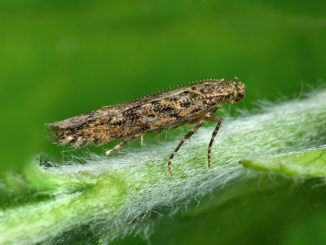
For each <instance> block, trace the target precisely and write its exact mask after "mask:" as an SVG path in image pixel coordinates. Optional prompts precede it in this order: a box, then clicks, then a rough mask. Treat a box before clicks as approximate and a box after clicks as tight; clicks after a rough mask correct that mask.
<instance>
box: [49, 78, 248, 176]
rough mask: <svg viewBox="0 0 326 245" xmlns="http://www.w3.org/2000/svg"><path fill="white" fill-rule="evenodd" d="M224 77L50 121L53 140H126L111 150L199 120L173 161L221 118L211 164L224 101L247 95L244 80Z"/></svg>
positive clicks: (96, 142)
mask: <svg viewBox="0 0 326 245" xmlns="http://www.w3.org/2000/svg"><path fill="white" fill-rule="evenodd" d="M235 79H236V81H237V82H233V81H225V80H224V79H205V80H200V81H194V82H190V83H186V84H182V85H179V86H176V87H172V88H169V89H166V90H162V91H159V92H157V93H154V94H151V95H148V96H145V97H142V98H139V99H136V100H133V101H130V102H126V103H123V104H118V105H112V106H104V107H102V108H101V109H98V110H95V111H91V112H88V113H85V114H81V115H78V116H75V117H71V118H68V119H65V120H63V121H58V122H55V123H51V124H48V125H47V126H48V129H49V130H50V131H52V132H53V133H54V135H53V140H54V142H55V143H57V144H60V145H65V144H69V145H70V146H72V147H75V148H79V147H83V146H86V145H88V144H94V145H103V144H106V143H108V142H111V141H113V140H116V139H120V138H122V139H123V140H122V141H121V142H120V143H119V144H117V145H116V146H115V147H113V148H112V149H110V150H108V151H107V152H106V154H107V155H109V154H111V153H112V152H114V151H116V150H118V149H120V148H121V147H122V146H123V145H125V144H126V143H127V142H129V141H131V140H134V139H136V138H137V137H141V144H142V143H143V136H144V134H146V133H149V132H158V133H160V132H161V131H163V130H164V129H165V130H166V132H167V130H168V129H169V128H177V127H179V126H181V125H183V124H196V125H195V126H194V128H193V129H192V130H191V131H189V132H188V133H187V134H186V135H185V136H184V138H183V140H182V141H181V142H180V143H179V145H178V146H177V148H176V149H175V150H174V151H173V153H172V154H171V156H170V158H169V161H168V170H169V172H170V174H171V175H172V171H171V161H172V158H173V157H174V155H175V154H176V153H177V151H178V150H179V149H180V147H181V146H182V145H183V143H184V142H185V141H186V140H187V139H189V138H190V137H191V136H192V135H193V134H194V133H195V132H196V131H197V130H198V129H199V128H200V127H201V126H202V125H203V123H204V122H206V121H216V122H217V126H216V127H215V129H214V131H213V134H212V137H211V140H210V142H209V146H208V167H209V166H210V153H211V148H212V145H213V141H214V138H215V136H216V134H217V132H218V130H219V128H220V126H221V123H222V118H220V117H218V116H215V115H214V113H215V112H216V110H217V109H218V108H219V107H221V106H222V104H223V103H226V104H233V103H236V102H238V101H240V100H241V99H242V98H243V97H244V95H245V85H244V84H243V83H241V82H240V81H239V79H238V78H237V77H235Z"/></svg>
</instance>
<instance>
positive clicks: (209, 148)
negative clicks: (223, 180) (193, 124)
mask: <svg viewBox="0 0 326 245" xmlns="http://www.w3.org/2000/svg"><path fill="white" fill-rule="evenodd" d="M207 120H208V121H218V123H217V125H216V127H215V129H214V131H213V134H212V137H211V141H210V142H209V145H208V167H210V166H211V149H212V145H213V142H214V139H215V136H216V134H217V132H218V130H219V129H220V126H221V123H222V120H223V119H222V118H220V117H218V116H215V115H210V117H208V118H207Z"/></svg>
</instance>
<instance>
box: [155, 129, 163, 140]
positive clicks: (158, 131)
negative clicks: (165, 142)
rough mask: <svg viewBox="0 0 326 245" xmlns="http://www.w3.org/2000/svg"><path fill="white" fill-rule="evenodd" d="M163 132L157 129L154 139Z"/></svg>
mask: <svg viewBox="0 0 326 245" xmlns="http://www.w3.org/2000/svg"><path fill="white" fill-rule="evenodd" d="M162 131H163V129H158V130H157V131H156V133H155V138H156V137H157V136H159V135H160V133H161V132H162Z"/></svg>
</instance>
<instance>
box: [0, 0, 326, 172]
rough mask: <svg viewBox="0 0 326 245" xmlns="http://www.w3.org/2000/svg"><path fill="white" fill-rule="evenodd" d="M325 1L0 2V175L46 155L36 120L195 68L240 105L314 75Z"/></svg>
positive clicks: (319, 76)
mask: <svg viewBox="0 0 326 245" xmlns="http://www.w3.org/2000/svg"><path fill="white" fill-rule="evenodd" d="M325 11H326V2H325V1H309V0H301V1H277V0H274V1H263V0H254V1H235V0H231V1H226V0H219V1H211V0H205V1H204V0H203V1H189V0H182V1H174V0H173V1H172V0H164V1H90V0H80V1H69V0H66V1H61V0H57V1H40V0H30V1H20V0H2V1H0V102H1V128H2V132H1V136H2V139H1V147H0V148H1V162H0V173H1V172H3V171H5V170H7V169H19V168H21V167H22V166H23V164H24V163H25V162H27V161H28V160H29V159H30V158H31V156H33V155H34V154H36V153H38V152H46V153H48V154H50V155H51V154H55V153H56V152H58V151H60V149H59V150H58V147H57V146H53V145H52V144H51V143H50V142H49V140H48V138H47V134H46V130H45V127H44V124H45V123H49V122H53V121H57V120H62V119H65V118H67V117H70V116H74V115H77V114H80V113H83V112H88V111H91V110H94V109H97V108H99V107H102V106H104V105H110V104H116V103H121V102H124V101H127V100H130V99H134V98H136V97H139V96H143V95H146V94H148V93H151V92H155V91H157V90H159V89H162V88H166V87H169V86H172V85H176V84H179V83H183V82H187V81H193V80H198V79H203V78H225V79H232V78H233V76H234V75H236V76H238V77H239V78H240V80H242V81H243V82H245V83H246V85H247V95H246V98H245V101H244V102H243V103H242V105H239V106H237V107H238V108H241V107H247V108H251V107H252V102H253V101H256V100H257V99H269V100H275V99H277V98H278V97H279V96H280V95H286V96H293V95H295V94H299V93H300V92H302V90H305V89H307V88H308V87H309V86H304V84H306V83H309V84H312V85H316V84H320V81H323V80H324V79H325V77H326V69H325V67H326V45H325V43H326V18H325V17H326V16H325Z"/></svg>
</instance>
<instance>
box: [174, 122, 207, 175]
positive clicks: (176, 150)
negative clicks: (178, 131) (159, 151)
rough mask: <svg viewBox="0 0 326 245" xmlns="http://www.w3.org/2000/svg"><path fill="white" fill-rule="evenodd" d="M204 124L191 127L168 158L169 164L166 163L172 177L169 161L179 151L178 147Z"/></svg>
mask: <svg viewBox="0 0 326 245" xmlns="http://www.w3.org/2000/svg"><path fill="white" fill-rule="evenodd" d="M204 122H205V120H202V121H199V123H197V124H196V126H195V127H193V128H192V129H191V130H190V131H189V132H188V133H187V134H186V135H185V136H184V137H183V139H182V141H181V142H180V143H179V145H178V146H177V148H175V150H174V151H173V152H172V154H171V156H170V158H169V162H168V168H169V172H170V174H171V175H172V170H171V161H172V159H173V157H174V155H175V154H176V153H177V152H178V150H179V149H180V147H181V146H182V145H183V143H184V142H185V141H186V140H187V139H189V138H190V137H191V136H192V135H193V134H194V133H195V132H196V131H197V130H198V129H199V128H200V127H201V126H202V125H203V123H204Z"/></svg>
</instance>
